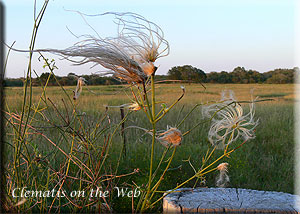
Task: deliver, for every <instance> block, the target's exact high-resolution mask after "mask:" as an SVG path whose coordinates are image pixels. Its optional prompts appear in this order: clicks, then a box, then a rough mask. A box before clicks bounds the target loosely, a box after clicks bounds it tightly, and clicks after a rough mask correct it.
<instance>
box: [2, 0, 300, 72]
mask: <svg viewBox="0 0 300 214" xmlns="http://www.w3.org/2000/svg"><path fill="white" fill-rule="evenodd" d="M2 2H3V3H4V5H5V6H6V7H5V9H6V20H5V23H6V32H5V41H6V43H7V44H12V43H13V42H14V41H15V42H16V43H15V45H14V47H15V48H17V49H23V50H28V47H29V43H30V38H31V34H32V29H33V17H34V16H33V14H34V9H33V8H34V0H3V1H2ZM42 4H43V1H42V0H37V10H38V9H39V8H40V7H41V5H42ZM295 4H296V0H226V1H224V0H198V1H196V0H184V1H181V0H164V1H162V0H151V1H142V0H139V1H138V0H110V1H107V0H106V1H104V0H98V1H95V0H84V1H74V0H49V5H48V8H47V10H46V13H45V15H44V18H43V20H42V23H41V26H40V28H39V31H38V36H37V40H36V46H35V47H36V48H55V49H64V48H67V47H70V46H72V45H73V44H74V43H76V42H78V41H79V40H78V39H77V38H76V37H75V36H74V35H73V34H72V33H74V34H76V35H83V34H91V33H93V32H92V31H91V29H90V28H88V26H87V25H86V24H85V22H84V21H83V20H82V18H81V17H80V16H79V15H78V14H77V13H74V12H70V11H69V10H74V11H80V12H83V13H86V14H99V13H104V12H108V11H113V12H135V13H138V14H140V15H142V16H144V17H145V18H146V19H148V20H150V21H153V22H154V23H156V24H157V25H159V26H160V27H161V28H162V30H163V31H164V35H165V39H166V40H167V41H168V42H169V44H170V54H169V55H168V56H166V57H163V58H160V59H159V60H157V62H156V66H158V67H159V68H158V71H157V73H158V74H166V73H167V72H168V70H169V69H170V68H171V67H173V66H180V65H192V66H194V67H197V68H199V69H201V70H203V71H205V72H212V71H217V72H220V71H228V72H231V71H232V70H233V69H234V68H235V67H237V66H242V67H245V68H246V69H253V70H257V71H259V72H267V71H270V70H273V69H275V68H293V67H295V66H296V63H295V60H294V58H295V31H296V30H295V26H296V23H295V16H296V11H295ZM88 22H89V24H90V25H91V26H93V28H94V29H95V30H96V31H97V33H98V34H99V35H100V36H101V37H106V36H116V35H117V28H116V25H114V24H113V23H112V17H109V16H108V17H103V16H102V17H93V18H89V19H88ZM68 29H69V30H68ZM70 31H71V32H72V33H71V32H70ZM46 56H47V57H48V58H49V59H52V58H53V59H55V61H56V65H57V67H58V68H59V69H58V70H56V71H55V74H56V75H58V76H64V75H67V74H68V73H70V72H73V73H76V74H77V75H79V76H80V75H83V74H91V73H95V72H97V71H103V70H104V68H102V67H101V66H96V67H95V68H91V65H85V66H74V65H72V63H70V62H68V61H66V60H63V59H61V58H60V57H57V56H55V55H53V54H46ZM27 64H28V53H18V52H13V51H12V52H11V53H10V56H9V60H8V64H7V70H6V74H5V75H6V77H7V78H15V77H22V76H24V73H25V70H26V68H27ZM33 68H34V69H35V71H36V72H37V73H38V74H41V73H42V72H47V70H45V69H43V62H40V61H39V60H38V54H35V56H34V59H33Z"/></svg>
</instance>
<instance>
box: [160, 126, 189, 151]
mask: <svg viewBox="0 0 300 214" xmlns="http://www.w3.org/2000/svg"><path fill="white" fill-rule="evenodd" d="M156 139H157V140H158V141H159V142H160V143H161V144H162V145H163V146H165V147H168V146H169V145H173V146H180V145H181V141H182V139H183V136H182V134H181V131H180V130H179V129H177V128H172V127H168V130H167V131H165V132H163V133H160V134H159V135H158V136H157V138H156Z"/></svg>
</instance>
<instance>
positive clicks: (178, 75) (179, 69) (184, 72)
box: [168, 65, 206, 82]
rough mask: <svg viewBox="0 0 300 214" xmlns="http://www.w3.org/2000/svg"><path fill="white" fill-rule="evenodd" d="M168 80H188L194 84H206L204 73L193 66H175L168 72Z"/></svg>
mask: <svg viewBox="0 0 300 214" xmlns="http://www.w3.org/2000/svg"><path fill="white" fill-rule="evenodd" d="M168 78H169V79H173V80H188V81H193V82H204V81H205V79H206V74H205V73H204V71H202V70H200V69H198V68H195V67H193V66H191V65H184V66H175V67H173V68H171V69H170V70H169V71H168Z"/></svg>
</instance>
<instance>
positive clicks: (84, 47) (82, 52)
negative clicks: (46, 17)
mask: <svg viewBox="0 0 300 214" xmlns="http://www.w3.org/2000/svg"><path fill="white" fill-rule="evenodd" d="M78 13H79V14H80V15H81V16H82V17H84V16H87V15H84V14H82V13H80V12H78ZM107 14H111V15H114V16H115V19H117V22H116V23H117V24H118V29H119V32H118V36H117V37H115V38H112V37H109V38H101V37H100V36H99V35H98V34H97V37H94V36H92V35H83V36H81V37H84V38H85V39H84V40H82V41H80V42H78V43H75V44H74V45H73V46H72V47H69V48H67V49H64V50H58V49H40V50H36V51H40V52H51V53H54V54H58V55H61V56H63V57H64V58H65V59H67V60H69V61H71V62H73V63H74V64H75V65H82V64H86V63H94V65H95V66H96V65H101V66H103V67H104V68H106V69H108V71H107V72H105V73H104V75H108V74H112V75H113V76H114V77H116V78H118V79H120V80H124V81H126V82H128V83H140V82H144V81H145V79H146V77H147V76H150V75H151V74H153V73H154V72H155V71H156V69H157V67H155V66H154V64H153V63H154V62H155V61H156V60H157V59H158V58H160V57H163V56H167V55H168V54H169V44H168V42H167V41H166V40H165V39H164V34H163V31H162V30H161V28H160V27H159V26H157V25H156V24H154V23H153V22H151V21H148V20H146V19H145V18H144V17H142V16H141V15H138V14H135V13H112V12H109V13H104V14H100V16H101V15H107ZM88 26H90V25H88ZM90 27H91V26H90ZM91 28H92V27H91ZM92 30H94V29H93V28H92ZM77 57H80V58H82V59H77Z"/></svg>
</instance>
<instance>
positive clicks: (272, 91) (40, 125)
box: [5, 83, 296, 212]
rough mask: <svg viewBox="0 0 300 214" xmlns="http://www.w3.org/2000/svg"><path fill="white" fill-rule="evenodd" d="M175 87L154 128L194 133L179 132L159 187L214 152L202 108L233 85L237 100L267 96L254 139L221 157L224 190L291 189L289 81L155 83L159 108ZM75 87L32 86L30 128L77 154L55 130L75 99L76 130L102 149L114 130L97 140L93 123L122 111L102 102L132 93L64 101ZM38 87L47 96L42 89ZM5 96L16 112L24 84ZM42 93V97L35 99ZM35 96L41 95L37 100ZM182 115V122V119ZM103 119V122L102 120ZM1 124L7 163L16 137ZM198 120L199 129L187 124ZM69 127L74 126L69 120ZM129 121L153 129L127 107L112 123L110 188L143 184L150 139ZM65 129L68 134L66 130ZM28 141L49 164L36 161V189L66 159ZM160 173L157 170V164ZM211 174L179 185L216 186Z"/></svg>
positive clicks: (127, 98) (121, 100) (113, 89)
mask: <svg viewBox="0 0 300 214" xmlns="http://www.w3.org/2000/svg"><path fill="white" fill-rule="evenodd" d="M181 85H184V86H185V91H186V93H185V95H184V97H183V98H182V100H180V102H179V103H178V104H177V105H176V106H175V107H174V109H173V110H172V111H170V112H168V114H166V116H165V118H164V120H161V121H159V122H158V123H157V129H158V130H166V129H167V126H171V127H177V126H178V125H179V124H180V130H181V131H182V133H185V132H186V131H189V130H191V129H192V130H191V132H190V133H189V134H188V135H186V136H184V138H183V141H182V145H181V146H180V147H178V148H177V151H176V153H175V156H174V158H173V161H172V163H171V164H170V166H169V168H168V170H167V171H166V174H165V177H164V178H163V180H162V182H161V185H160V186H159V189H158V191H165V190H169V189H172V188H173V187H174V186H176V184H178V183H181V182H183V181H185V180H187V179H188V178H190V177H191V176H193V175H194V170H193V167H192V166H195V167H197V168H199V167H200V166H201V163H202V161H203V158H204V157H205V155H206V153H207V150H208V149H212V145H211V144H210V143H209V142H208V139H207V132H208V129H209V125H210V124H209V123H208V122H204V121H205V118H204V117H203V115H202V106H203V105H206V104H209V103H210V102H212V101H218V100H220V93H221V92H222V91H223V90H232V91H233V92H234V93H235V96H236V99H237V100H238V101H249V100H251V99H252V97H256V96H259V97H260V98H261V99H266V101H263V102H258V103H256V112H255V118H257V119H259V125H258V126H257V127H256V130H255V134H256V138H255V139H251V140H249V141H247V142H246V143H245V144H244V145H243V146H242V147H241V148H240V149H239V150H237V151H236V152H234V153H232V154H231V155H230V156H229V157H225V158H224V159H223V160H222V162H227V163H229V173H228V174H229V177H230V183H229V187H235V188H248V189H257V190H268V191H282V192H288V193H293V191H294V186H293V185H294V180H293V179H294V105H295V102H296V100H295V94H294V85H293V84H205V85H204V86H205V88H204V87H203V86H202V85H201V84H188V83H182V84H157V85H156V95H157V98H156V99H157V103H158V104H157V105H158V106H159V103H161V104H163V103H164V104H166V105H167V106H169V105H170V104H171V103H172V102H174V101H175V100H176V99H177V98H178V97H179V96H180V95H181V89H180V86H181ZM74 89H75V87H69V86H68V87H64V90H62V88H60V87H48V88H47V90H45V91H43V89H42V87H34V88H33V90H32V106H33V107H32V111H33V112H34V111H35V107H36V106H38V102H39V100H42V101H41V103H40V105H39V110H38V111H36V115H37V116H36V117H33V118H34V120H33V122H32V126H34V127H36V129H39V130H42V131H41V132H42V133H43V134H44V135H46V136H48V138H50V139H51V140H52V141H53V142H55V143H56V144H57V145H59V146H60V149H62V150H63V151H65V152H66V153H68V154H71V153H72V152H73V153H74V154H75V150H72V148H73V143H74V138H75V137H74V136H73V139H72V137H70V138H68V137H66V136H65V134H64V133H63V131H62V128H61V127H63V123H62V120H61V118H68V115H71V114H72V111H74V110H73V109H74V108H72V107H71V104H70V103H72V102H73V105H74V106H75V107H76V112H77V115H79V116H80V118H81V119H80V121H81V123H82V124H84V127H87V128H86V129H85V130H82V129H81V128H79V130H80V131H82V132H84V133H85V134H86V136H90V137H91V136H93V137H91V139H93V140H91V144H93V145H92V146H93V147H94V149H95V151H97V149H99V151H100V150H101V149H103V148H104V146H103V140H104V141H105V138H106V137H109V135H110V134H109V133H107V134H104V135H102V134H101V133H106V132H107V131H111V130H112V129H111V128H110V129H105V128H103V129H101V131H100V134H99V136H100V137H99V136H96V135H95V126H97V124H99V126H101V125H103V126H104V127H106V125H105V124H108V123H109V124H119V123H120V122H121V120H122V119H121V115H120V108H118V107H108V109H107V108H106V106H120V105H122V104H125V103H132V102H133V100H132V99H133V97H132V95H131V91H130V88H129V87H128V86H127V85H121V86H113V85H110V86H84V88H83V91H82V93H81V94H80V97H79V99H77V100H76V101H72V100H71V99H69V98H70V97H72V96H73V92H72V91H73V90H74ZM43 92H45V93H44V94H43ZM5 94H6V96H5V97H6V99H5V100H6V104H5V106H6V109H7V112H11V113H12V112H14V113H16V114H21V112H22V103H23V88H6V90H5ZM41 94H43V95H42V96H41ZM68 96H69V98H68ZM41 97H42V99H40V98H41ZM196 105H198V106H196ZM241 105H243V106H245V109H247V108H248V105H247V104H243V103H241ZM195 106H196V107H195ZM193 107H195V110H194V111H193V112H191V113H190V114H189V112H190V110H191V109H192V108H193ZM106 110H107V111H106ZM246 111H247V110H246ZM128 112H129V110H128V109H125V115H127V113H128ZM188 114H189V115H188ZM187 115H188V117H187V119H186V120H185V121H184V122H183V123H181V121H182V120H183V119H184V118H185V116H187ZM45 117H46V119H45ZM7 118H9V116H7ZM103 118H105V121H106V120H108V121H109V122H105V121H104V119H103ZM8 120H9V119H8ZM45 121H48V122H49V121H52V122H51V124H54V125H55V127H56V128H55V127H52V128H49V125H45V124H50V123H48V122H47V123H46V122H45ZM53 121H55V122H53ZM202 121H203V123H202ZM197 124H198V125H197ZM6 125H7V126H6V127H7V136H6V142H7V146H6V150H7V153H6V155H5V158H6V162H7V167H8V168H9V166H10V163H12V159H13V156H14V150H13V149H12V148H13V146H11V145H12V144H13V141H14V137H13V136H14V135H13V133H14V130H13V128H12V127H11V126H10V124H9V123H8V122H6ZM196 125H197V127H196V128H194V129H193V127H194V126H196ZM59 126H61V127H59ZM75 126H76V124H74V127H75ZM132 126H138V127H143V128H145V129H148V130H150V129H151V127H148V126H149V124H147V117H146V116H145V114H143V112H141V111H134V112H129V114H128V115H127V117H126V120H125V122H124V127H123V128H121V126H117V128H116V129H115V130H116V131H115V135H114V136H113V138H112V140H111V148H110V150H109V152H108V153H107V154H108V155H107V156H106V159H105V160H106V161H105V172H106V174H110V173H111V174H115V175H122V176H119V177H118V176H117V177H114V179H113V181H114V185H115V186H126V187H132V186H139V187H143V186H144V185H145V184H146V183H147V179H148V172H149V157H150V152H151V136H150V135H149V134H147V133H145V131H143V130H140V129H136V128H131V127H132ZM47 127H48V128H47ZM64 131H65V132H67V131H66V129H64ZM112 131H113V130H112ZM110 133H111V132H110ZM93 134H94V135H93ZM124 137H125V142H124ZM26 142H27V143H28V144H30V145H31V146H30V148H29V150H30V151H29V153H33V154H39V155H40V156H41V157H45V159H47V165H43V166H42V167H41V166H39V167H40V169H39V170H41V171H40V172H37V171H36V172H35V173H37V174H36V176H38V177H39V175H41V176H40V178H41V179H40V180H39V181H38V180H35V181H34V182H33V183H34V184H33V183H31V185H32V186H36V187H37V186H44V185H45V184H44V183H43V182H46V183H47V182H49V180H48V181H47V179H46V178H47V170H49V168H53V169H56V170H57V171H60V169H63V167H65V165H67V164H66V163H68V161H67V162H66V161H65V159H66V158H65V157H64V155H62V154H61V152H59V151H58V149H57V147H55V146H53V144H51V143H49V141H48V140H45V139H44V138H42V137H41V136H35V135H33V136H31V135H30V134H28V136H27V138H26ZM239 143H241V140H240V141H238V142H234V144H235V145H238V144H239ZM82 146H84V144H82ZM154 146H155V148H154V162H153V163H154V166H156V165H157V164H158V163H159V162H160V157H161V156H162V155H163V154H164V151H165V149H164V147H162V146H161V145H160V144H159V143H157V144H155V145H154ZM74 148H75V147H74ZM101 151H102V150H101ZM76 152H77V153H76V154H78V155H79V156H78V157H85V156H84V155H83V156H80V149H79V147H78V148H77V151H76ZM170 152H171V151H167V155H166V157H167V156H170ZM222 152H223V151H216V152H215V153H214V154H213V155H212V159H216V158H217V157H219V156H220V154H222ZM95 157H96V158H95V159H93V158H91V159H92V160H91V162H93V161H95V163H97V157H98V158H99V156H97V155H96V156H95ZM101 157H102V156H100V158H101ZM64 164H65V165H64ZM161 164H162V166H165V165H166V164H167V162H165V161H163V162H162V163H161ZM62 165H64V166H62ZM95 165H96V164H95ZM91 166H93V165H91ZM72 167H76V166H72V164H70V163H69V165H68V169H70V174H69V175H70V176H71V175H72V176H74V177H77V178H78V177H80V176H82V175H81V174H80V175H79V174H78V172H77V171H76V172H75V171H74V173H72ZM162 168H164V167H162ZM159 170H161V171H163V170H162V169H159ZM133 172H134V173H133ZM39 173H40V174H39ZM81 173H82V171H81ZM131 173H132V174H131ZM159 173H162V172H158V174H159ZM33 174H34V173H33ZM123 175H124V176H123ZM216 175H217V173H216V172H212V173H208V174H206V175H205V177H201V178H197V179H193V180H192V181H190V182H188V183H186V184H185V185H184V187H214V186H215V180H216ZM29 177H30V176H29ZM80 178H82V177H80ZM48 179H49V176H48ZM155 179H158V178H155ZM39 182H40V183H39ZM64 185H65V186H66V185H67V187H65V188H68V187H69V186H72V185H73V187H74V186H76V188H77V187H78V185H79V186H80V187H81V186H84V182H83V183H81V182H80V183H76V182H69V183H68V182H66V183H65V184H64ZM107 185H110V184H107ZM157 197H158V196H157ZM32 203H33V202H32ZM45 203H46V202H45ZM47 203H49V202H47ZM132 203H136V200H134V201H133V200H132V198H128V197H121V198H120V197H113V196H112V197H111V203H110V204H112V207H113V210H114V211H117V212H118V211H119V212H131V211H132V210H131V208H132ZM31 205H32V204H31ZM27 207H30V205H29V204H28V205H27ZM152 209H153V210H152V211H157V210H161V202H160V203H157V204H156V205H155V206H154V208H152Z"/></svg>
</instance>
